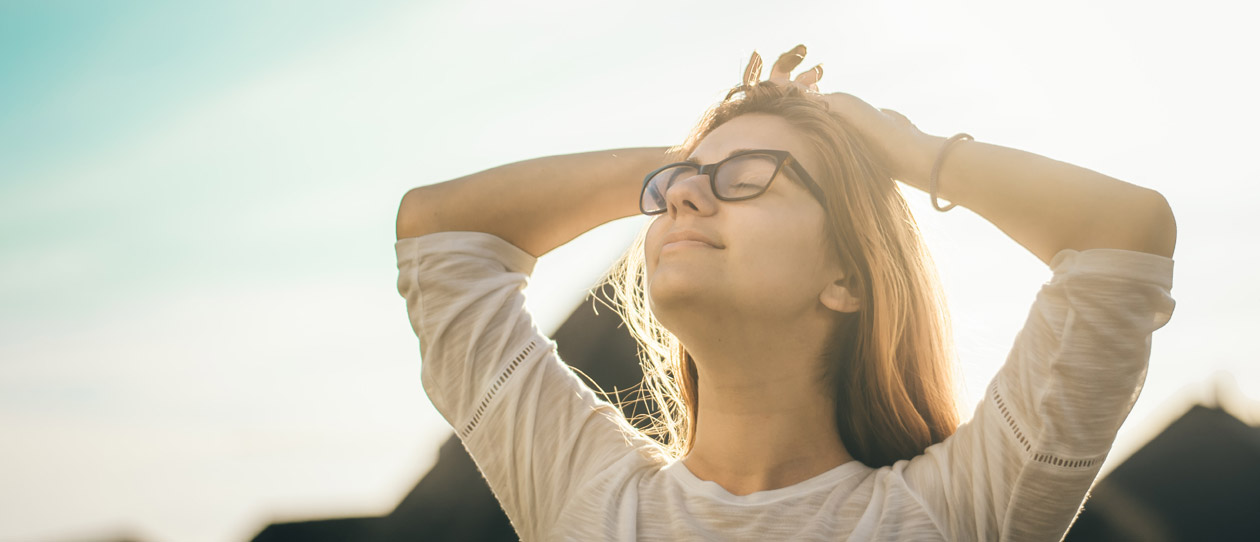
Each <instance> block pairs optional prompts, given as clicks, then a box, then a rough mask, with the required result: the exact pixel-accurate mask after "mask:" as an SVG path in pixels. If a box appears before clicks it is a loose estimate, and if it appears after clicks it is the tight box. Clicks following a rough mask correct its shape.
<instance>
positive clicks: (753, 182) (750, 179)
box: [639, 149, 825, 215]
mask: <svg viewBox="0 0 1260 542" xmlns="http://www.w3.org/2000/svg"><path fill="white" fill-rule="evenodd" d="M784 164H787V165H788V167H789V168H791V169H792V172H793V173H795V174H796V176H797V177H799V178H800V179H801V180H802V181H804V182H805V187H806V188H809V191H810V192H811V193H812V194H813V195H814V198H815V199H817V200H818V203H823V192H822V188H821V187H819V186H818V183H816V182H814V178H813V177H811V176H810V175H809V173H808V172H806V171H805V168H804V166H801V163H800V161H798V160H797V159H796V158H795V157H793V156H792V153H790V152H788V151H781V150H766V149H762V150H747V151H741V152H738V153H735V154H732V155H731V156H728V157H727V158H726V159H725V160H722V161H721V162H718V163H716V164H708V165H699V164H696V163H694V162H674V163H672V164H666V165H664V166H661V167H660V168H658V169H656V170H654V171H652V172H651V173H648V174H647V176H646V177H644V178H643V192H642V193H641V194H640V195H639V210H640V211H642V212H643V214H645V215H658V214H661V213H663V212H665V210H666V208H667V206H666V203H665V192H666V191H668V190H669V188H670V187H671V186H673V185H674V183H675V182H677V181H679V180H682V179H686V178H689V177H691V176H692V175H708V176H709V187H710V188H712V189H713V195H714V196H716V197H717V199H719V200H722V201H741V200H746V199H752V198H755V197H757V196H760V195H762V194H764V193H765V192H766V190H768V189H769V188H770V183H771V182H772V181H774V179H776V178H778V176H779V171H780V170H782V169H783V165H784ZM824 207H825V204H824Z"/></svg>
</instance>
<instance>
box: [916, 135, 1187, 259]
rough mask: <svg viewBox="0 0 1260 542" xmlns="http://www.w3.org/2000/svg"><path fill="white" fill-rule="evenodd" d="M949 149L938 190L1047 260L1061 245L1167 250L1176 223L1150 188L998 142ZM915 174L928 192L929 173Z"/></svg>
mask: <svg viewBox="0 0 1260 542" xmlns="http://www.w3.org/2000/svg"><path fill="white" fill-rule="evenodd" d="M939 141H940V142H943V141H944V138H939ZM938 148H939V147H938ZM947 152H948V154H947V156H946V158H945V161H944V163H943V164H942V166H941V171H940V176H939V177H938V182H937V197H938V198H939V199H943V200H948V201H949V202H953V203H957V204H958V205H960V206H963V207H966V208H968V209H971V210H972V211H974V212H975V213H976V214H978V215H980V216H982V217H984V218H985V219H986V220H988V221H989V222H991V223H993V224H994V225H995V226H997V227H998V228H999V229H1001V230H1002V231H1003V232H1005V233H1006V234H1007V235H1009V236H1010V237H1011V238H1012V239H1014V240H1015V241H1016V242H1018V243H1019V244H1020V245H1023V246H1024V247H1025V248H1027V249H1028V250H1029V251H1031V252H1032V253H1033V254H1035V255H1036V256H1037V258H1039V259H1040V260H1041V261H1043V262H1045V263H1046V264H1047V265H1049V264H1050V261H1051V259H1053V258H1054V255H1055V254H1057V253H1058V252H1059V251H1060V250H1062V249H1065V248H1070V249H1075V250H1086V249H1089V248H1120V249H1125V250H1134V251H1139V252H1149V253H1153V254H1160V255H1162V256H1166V257H1169V258H1171V257H1172V253H1173V247H1174V245H1175V243H1176V223H1175V221H1174V219H1173V216H1172V211H1171V209H1170V208H1169V207H1168V204H1167V202H1166V201H1165V200H1164V198H1163V196H1162V195H1160V194H1159V193H1158V192H1156V191H1154V190H1150V189H1147V188H1143V187H1140V186H1137V185H1133V184H1130V183H1126V182H1124V181H1121V180H1118V179H1113V178H1111V177H1108V176H1106V175H1103V174H1100V173H1097V172H1094V171H1091V170H1088V169H1085V168H1082V167H1078V166H1074V165H1072V164H1068V163H1064V162H1060V161H1057V160H1052V159H1050V158H1046V157H1044V156H1038V155H1036V154H1033V153H1029V152H1025V151H1021V150H1017V149H1011V148H1007V147H1002V146H998V145H992V144H987V143H980V142H976V141H959V142H955V143H953V144H951V145H950V147H949V149H948V150H947ZM916 177H918V178H920V179H922V180H921V181H917V180H916V181H914V182H912V184H913V185H914V186H915V187H916V188H919V189H920V190H923V191H924V192H927V191H928V186H927V175H921V176H916ZM942 205H944V203H942Z"/></svg>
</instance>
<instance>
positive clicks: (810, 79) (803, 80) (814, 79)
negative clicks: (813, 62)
mask: <svg viewBox="0 0 1260 542" xmlns="http://www.w3.org/2000/svg"><path fill="white" fill-rule="evenodd" d="M822 74H823V68H822V64H819V65H817V66H814V67H812V68H810V69H808V70H806V71H804V72H801V74H800V75H798V76H796V79H794V80H793V81H792V82H794V83H796V84H798V85H801V86H803V87H809V86H810V85H813V84H816V83H818V80H819V79H822Z"/></svg>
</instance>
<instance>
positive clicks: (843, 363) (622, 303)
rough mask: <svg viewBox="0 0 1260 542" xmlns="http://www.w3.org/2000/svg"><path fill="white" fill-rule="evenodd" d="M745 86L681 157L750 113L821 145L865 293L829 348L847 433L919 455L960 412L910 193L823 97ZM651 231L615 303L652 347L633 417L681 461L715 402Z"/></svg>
mask: <svg viewBox="0 0 1260 542" xmlns="http://www.w3.org/2000/svg"><path fill="white" fill-rule="evenodd" d="M741 89H742V90H743V91H744V95H743V96H742V97H740V98H736V99H733V100H732V99H729V98H730V95H728V99H727V100H724V101H722V102H719V103H717V104H715V105H713V106H712V107H710V108H709V109H708V110H707V111H706V112H705V113H704V115H702V116H701V119H700V121H699V122H698V123H697V124H696V126H695V127H694V128H693V129H692V131H691V133H690V135H689V136H688V137H687V139H686V141H685V142H684V143H683V144H682V145H678V146H675V147H672V148H671V149H670V154H671V155H675V156H680V157H681V156H687V155H689V154H690V153H691V152H692V151H693V150H694V149H695V147H696V146H697V145H698V144H699V143H700V141H701V140H702V139H704V138H705V137H706V136H707V135H708V134H709V133H710V132H712V131H713V130H714V129H715V128H717V127H718V126H721V125H722V124H723V123H725V122H727V121H729V120H731V119H733V118H735V117H738V116H739V115H743V114H747V113H766V114H771V115H776V116H779V117H781V118H783V119H785V120H786V121H787V122H788V123H789V124H790V125H791V126H793V127H794V128H795V129H796V130H797V131H798V132H799V133H800V134H801V135H803V136H804V138H805V139H806V140H807V141H808V142H809V144H810V146H811V150H812V151H813V153H814V155H815V156H818V157H819V158H820V159H821V162H819V167H820V168H821V170H820V171H818V172H811V173H813V175H814V176H815V178H816V179H817V180H818V183H819V185H821V187H822V189H823V193H824V195H825V196H826V197H825V208H826V209H827V210H828V211H827V218H826V227H827V233H828V238H829V244H830V245H831V248H832V249H834V251H835V254H836V255H837V256H838V257H839V258H840V262H841V267H842V268H843V269H844V271H845V279H844V280H845V281H847V282H846V284H845V285H846V286H847V287H848V289H849V291H850V292H853V293H854V294H855V295H857V296H858V297H859V300H860V308H859V310H858V311H857V312H856V313H842V314H844V316H843V317H840V318H838V323H837V324H836V325H835V327H834V328H833V329H832V330H831V332H830V334H829V337H828V338H827V344H826V346H825V348H824V354H823V364H824V367H825V372H824V374H825V378H826V382H827V385H828V389H829V390H830V391H831V392H833V399H834V404H835V419H836V431H837V433H838V435H839V437H840V440H841V442H842V443H843V444H844V446H845V448H846V449H847V451H848V452H849V454H850V455H852V456H853V458H854V459H857V460H858V461H861V462H862V463H864V464H866V465H867V466H869V467H871V468H878V467H881V466H885V465H891V464H893V463H894V462H896V461H898V460H901V459H909V458H911V457H914V456H916V455H919V454H921V453H923V450H924V449H925V448H927V447H928V446H930V445H932V444H935V443H937V442H940V441H942V440H944V439H945V438H946V437H948V436H949V435H951V434H953V433H954V431H955V429H956V428H957V427H958V424H959V416H958V411H957V404H956V395H955V388H954V385H955V381H956V376H955V374H954V370H955V365H956V364H955V361H954V359H953V353H954V344H953V332H952V330H951V327H950V322H949V312H948V307H947V306H946V301H945V296H944V292H943V290H942V288H941V285H940V279H939V277H938V275H937V272H936V267H935V264H934V263H933V261H932V258H931V255H930V254H929V252H928V250H927V247H926V245H925V244H924V241H923V238H922V236H921V234H920V232H919V228H918V225H917V223H916V222H915V220H914V216H913V215H912V214H911V212H910V208H909V207H908V206H907V204H906V200H905V197H904V196H903V195H902V193H901V190H900V189H899V188H898V186H897V183H896V182H894V181H893V179H892V178H891V176H890V173H889V170H888V168H887V166H886V165H885V164H883V163H881V162H879V160H878V159H877V158H875V156H876V155H875V154H873V153H872V151H871V148H870V146H869V143H868V142H866V141H863V139H862V138H861V136H860V135H859V133H858V132H857V130H855V129H854V128H853V127H852V126H851V125H850V124H849V123H847V122H846V121H845V119H844V118H843V117H841V116H840V115H838V114H836V113H833V112H830V111H829V110H828V106H827V104H826V102H825V101H824V100H823V99H822V98H821V97H819V96H816V95H811V94H808V93H806V92H804V91H803V90H801V89H799V88H797V87H795V86H789V85H777V84H774V83H770V82H762V83H760V84H757V85H754V86H751V87H750V86H747V85H745V86H743V87H741ZM734 92H735V90H733V91H732V93H734ZM647 229H648V228H647V227H646V226H645V227H644V228H643V229H642V230H641V231H640V232H639V234H638V236H637V237H636V239H635V240H634V242H633V244H632V245H631V246H630V248H629V250H627V251H626V253H625V254H624V255H623V256H622V257H621V259H620V260H619V261H618V262H617V263H616V264H614V266H613V269H612V272H610V273H609V275H608V278H607V280H606V282H608V283H610V284H611V285H612V286H613V290H614V298H615V299H614V301H615V303H614V308H615V309H616V310H617V311H618V313H619V314H620V315H621V317H622V319H623V320H624V321H625V322H626V324H627V326H628V328H629V330H630V332H631V334H632V335H634V337H635V338H636V339H637V340H638V342H639V345H640V349H639V361H640V364H641V365H642V368H643V373H644V379H643V382H642V384H641V387H640V396H641V397H642V396H647V398H648V399H649V400H650V401H652V402H654V403H655V407H656V408H655V409H654V411H653V412H649V413H648V414H644V415H641V416H636V419H635V420H632V421H633V422H635V423H636V424H637V425H638V426H639V429H640V430H641V431H643V432H644V433H645V434H648V435H651V436H653V437H655V438H657V440H658V441H659V442H660V443H661V444H662V445H663V447H664V449H665V451H666V453H667V454H668V455H670V456H672V457H674V458H681V457H683V456H685V455H686V454H687V453H688V452H689V451H690V450H691V446H692V444H693V442H694V440H695V434H696V414H697V412H698V408H699V402H700V401H701V400H702V399H703V398H702V397H700V396H699V395H698V390H699V387H698V380H699V376H698V374H697V371H696V364H695V361H694V360H693V359H692V357H691V355H690V354H689V353H688V352H687V349H686V347H684V346H683V345H682V344H681V342H680V341H679V340H678V339H677V337H675V336H674V335H673V334H672V333H670V331H669V330H668V329H665V327H664V326H662V325H661V323H660V322H659V321H657V320H656V317H655V316H654V315H653V314H652V311H651V309H650V308H649V304H648V299H647V291H646V289H645V284H646V280H645V278H646V277H645V273H646V265H645V260H644V254H643V246H644V239H645V237H646V234H647ZM645 419H646V421H647V424H646V427H644V424H643V423H642V422H643V421H644V420H645Z"/></svg>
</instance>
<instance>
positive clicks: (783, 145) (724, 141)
mask: <svg viewBox="0 0 1260 542" xmlns="http://www.w3.org/2000/svg"><path fill="white" fill-rule="evenodd" d="M808 148H809V147H808V145H807V144H806V140H805V138H803V137H802V136H801V135H800V134H799V133H797V131H796V129H795V128H793V127H792V125H791V124H788V122H787V121H786V120H783V118H782V117H779V116H776V115H769V114H765V113H748V114H745V115H740V116H738V117H735V118H733V119H731V120H729V121H726V123H724V124H722V125H721V126H718V127H717V128H714V129H713V131H711V132H709V135H707V136H705V138H704V139H703V140H701V141H700V143H699V144H698V145H696V148H695V150H694V151H692V153H691V156H690V157H689V158H691V159H692V160H694V161H696V162H700V163H702V164H712V163H714V162H717V161H719V160H721V159H723V158H726V157H727V156H728V155H730V154H731V153H732V152H734V151H737V150H739V149H774V150H784V151H788V152H791V153H792V156H794V157H796V158H797V159H798V160H800V161H801V162H802V163H803V164H804V165H805V167H806V169H812V168H810V166H811V165H812V164H813V162H814V161H813V156H812V155H811V154H810V153H809V151H808Z"/></svg>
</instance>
